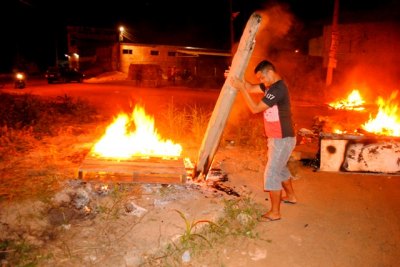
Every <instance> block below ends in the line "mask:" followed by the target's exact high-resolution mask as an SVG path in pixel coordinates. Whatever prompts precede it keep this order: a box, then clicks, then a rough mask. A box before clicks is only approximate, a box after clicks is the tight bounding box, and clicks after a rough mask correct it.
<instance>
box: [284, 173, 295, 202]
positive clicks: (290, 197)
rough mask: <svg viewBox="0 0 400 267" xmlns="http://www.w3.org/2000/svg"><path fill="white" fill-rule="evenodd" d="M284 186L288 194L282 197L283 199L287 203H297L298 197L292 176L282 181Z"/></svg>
mask: <svg viewBox="0 0 400 267" xmlns="http://www.w3.org/2000/svg"><path fill="white" fill-rule="evenodd" d="M282 187H283V189H284V190H285V193H286V196H284V197H282V200H283V201H284V202H286V203H292V204H294V203H296V202H297V198H296V195H295V193H294V190H293V186H292V178H289V179H288V180H286V181H283V182H282Z"/></svg>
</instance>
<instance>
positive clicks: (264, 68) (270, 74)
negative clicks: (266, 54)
mask: <svg viewBox="0 0 400 267" xmlns="http://www.w3.org/2000/svg"><path fill="white" fill-rule="evenodd" d="M254 73H255V74H256V76H257V78H258V79H259V80H260V82H262V83H263V84H264V85H265V86H270V85H271V84H273V83H274V82H276V72H275V66H274V65H273V64H272V63H271V62H269V61H267V60H263V61H261V62H260V63H258V65H257V66H256V67H255V69H254Z"/></svg>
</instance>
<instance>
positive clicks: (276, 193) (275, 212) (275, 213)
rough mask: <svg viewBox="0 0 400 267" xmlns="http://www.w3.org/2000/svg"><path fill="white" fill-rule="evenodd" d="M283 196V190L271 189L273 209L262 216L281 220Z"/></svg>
mask: <svg viewBox="0 0 400 267" xmlns="http://www.w3.org/2000/svg"><path fill="white" fill-rule="evenodd" d="M281 197H282V190H270V191H269V198H270V200H271V209H270V211H268V212H267V213H266V214H264V215H263V216H262V217H264V218H266V219H268V220H279V219H280V218H281Z"/></svg>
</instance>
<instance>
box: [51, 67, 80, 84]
mask: <svg viewBox="0 0 400 267" xmlns="http://www.w3.org/2000/svg"><path fill="white" fill-rule="evenodd" d="M45 77H46V79H47V82H48V83H56V82H59V83H69V82H78V83H81V82H83V79H84V78H85V74H83V73H82V72H80V71H79V70H77V69H71V68H58V67H51V68H49V69H48V70H47V71H46V75H45Z"/></svg>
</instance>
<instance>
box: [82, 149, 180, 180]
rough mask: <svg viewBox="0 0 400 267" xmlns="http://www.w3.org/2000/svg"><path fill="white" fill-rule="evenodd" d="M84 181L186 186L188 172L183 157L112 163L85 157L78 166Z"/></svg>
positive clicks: (111, 160) (106, 160) (140, 159)
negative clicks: (177, 184) (179, 184)
mask: <svg viewBox="0 0 400 267" xmlns="http://www.w3.org/2000/svg"><path fill="white" fill-rule="evenodd" d="M78 176H79V178H80V179H84V180H90V181H93V180H96V181H102V182H125V183H132V182H141V183H163V184H170V183H185V182H186V179H187V171H186V169H185V165H184V162H183V159H182V158H171V159H162V158H155V157H153V158H131V159H127V160H115V159H108V158H95V157H90V156H89V157H87V158H85V160H84V161H83V162H82V164H81V166H80V167H79V173H78Z"/></svg>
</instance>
